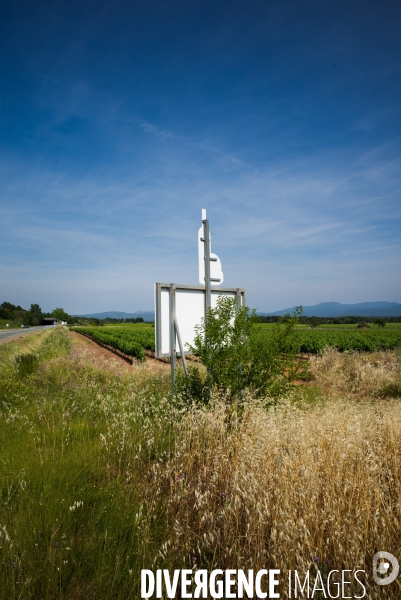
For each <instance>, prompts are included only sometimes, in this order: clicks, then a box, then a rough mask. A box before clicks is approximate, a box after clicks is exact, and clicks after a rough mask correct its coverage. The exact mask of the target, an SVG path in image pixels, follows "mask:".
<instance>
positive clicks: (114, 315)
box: [75, 310, 155, 321]
mask: <svg viewBox="0 0 401 600" xmlns="http://www.w3.org/2000/svg"><path fill="white" fill-rule="evenodd" d="M75 316H76V317H87V318H89V319H139V318H140V317H142V319H143V320H144V321H154V320H155V313H154V311H153V310H140V311H138V312H136V313H126V312H119V311H117V310H110V311H109V312H102V313H91V314H90V315H75Z"/></svg>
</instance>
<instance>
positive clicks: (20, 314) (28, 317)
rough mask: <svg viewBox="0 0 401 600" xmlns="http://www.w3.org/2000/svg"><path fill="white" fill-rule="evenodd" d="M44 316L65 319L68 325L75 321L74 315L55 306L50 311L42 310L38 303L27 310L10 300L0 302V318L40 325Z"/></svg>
mask: <svg viewBox="0 0 401 600" xmlns="http://www.w3.org/2000/svg"><path fill="white" fill-rule="evenodd" d="M46 317H49V318H52V317H53V318H54V319H57V320H58V321H65V322H66V323H68V324H69V325H72V324H73V323H75V317H73V316H72V315H69V314H68V313H66V312H65V310H64V309H63V308H55V309H54V310H53V311H52V312H43V311H42V309H41V308H40V306H39V304H31V308H30V309H29V310H26V309H24V308H22V306H19V305H15V304H12V303H11V302H2V304H0V319H5V320H6V321H10V322H12V323H15V324H18V325H22V324H26V325H31V326H34V325H41V324H42V322H43V319H45V318H46Z"/></svg>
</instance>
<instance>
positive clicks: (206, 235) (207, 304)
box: [203, 219, 212, 384]
mask: <svg viewBox="0 0 401 600" xmlns="http://www.w3.org/2000/svg"><path fill="white" fill-rule="evenodd" d="M203 239H204V249H205V327H206V324H207V313H208V311H209V309H210V308H211V307H212V292H211V282H210V230H209V219H205V220H204V221H203ZM205 344H206V348H207V349H208V340H207V336H206V332H205ZM208 354H209V352H208ZM208 360H209V357H208ZM207 378H208V381H209V384H211V378H212V373H211V369H210V365H209V366H208V368H207Z"/></svg>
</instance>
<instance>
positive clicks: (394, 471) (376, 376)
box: [158, 351, 401, 598]
mask: <svg viewBox="0 0 401 600" xmlns="http://www.w3.org/2000/svg"><path fill="white" fill-rule="evenodd" d="M399 365H400V360H399V356H397V355H394V354H393V355H390V354H384V353H382V354H381V355H379V356H375V357H373V360H372V362H371V363H370V361H369V359H366V357H365V356H361V355H355V354H354V355H352V356H351V355H348V356H344V355H338V353H335V352H333V351H329V352H328V353H326V354H325V355H324V357H323V358H321V359H320V362H319V361H316V363H315V364H314V365H313V366H312V369H313V373H314V375H315V377H316V379H318V380H319V381H320V382H324V383H325V385H326V395H325V396H326V401H320V402H319V401H318V402H315V404H314V406H313V407H309V408H305V406H304V407H303V408H302V409H301V408H299V407H298V406H299V404H301V405H302V402H301V403H300V402H299V396H300V395H301V396H302V393H303V392H302V391H301V392H300V391H299V390H298V392H297V394H298V398H297V402H296V405H295V404H294V403H293V402H292V401H291V398H289V399H287V400H286V401H283V402H282V403H281V405H280V406H278V407H276V408H275V409H274V410H270V411H268V412H266V410H265V408H264V407H263V405H262V404H261V403H258V402H255V401H254V400H253V399H252V398H248V399H247V400H246V402H245V409H244V412H243V414H242V415H239V414H238V413H236V412H233V411H232V410H230V409H229V408H228V407H227V405H226V404H225V403H224V402H221V401H217V402H216V403H215V404H214V406H213V408H212V409H211V410H210V409H209V410H204V409H196V408H194V409H193V410H192V411H190V412H189V413H188V414H187V415H186V416H185V418H184V419H183V421H182V422H181V424H180V426H179V431H178V435H177V440H176V446H175V455H174V459H173V461H172V462H171V464H170V465H169V470H168V472H167V471H166V472H165V477H166V478H167V477H168V481H169V509H168V511H169V520H170V525H171V530H170V533H169V536H168V539H167V540H166V543H165V546H164V547H163V549H162V550H161V552H160V553H159V561H158V562H159V564H160V565H162V564H164V565H165V564H168V563H169V562H171V557H174V558H173V562H175V564H176V563H177V557H180V558H181V559H182V561H183V562H185V564H187V565H192V566H193V567H196V566H202V567H203V568H205V567H206V568H208V569H213V568H222V569H225V568H232V569H235V568H243V569H247V568H253V569H260V568H269V567H270V568H273V567H276V568H280V569H282V570H283V571H286V570H287V569H292V570H293V569H297V570H298V571H300V572H305V571H306V570H308V569H312V572H313V570H316V568H319V569H320V570H321V572H326V573H328V572H329V571H330V570H332V569H338V570H340V571H341V570H342V569H355V570H357V569H363V570H365V571H366V572H367V578H366V579H365V580H364V584H365V585H366V587H367V590H368V595H367V596H365V597H367V598H376V597H377V598H401V590H400V585H399V583H398V582H397V581H396V582H394V583H393V584H392V585H391V586H388V587H387V588H381V589H379V590H378V586H377V585H375V584H374V583H373V577H372V561H373V555H374V554H375V553H376V552H377V551H379V550H386V551H387V552H391V553H393V554H394V555H395V556H398V558H399V559H400V558H401V530H400V525H401V403H400V399H396V398H394V399H390V400H381V401H377V400H373V401H371V400H369V399H370V398H375V399H376V398H377V397H380V395H383V394H382V392H383V390H385V389H387V388H388V386H389V385H390V384H392V383H394V381H398V378H399ZM328 388H331V392H332V394H331V400H330V401H327V389H328ZM341 390H345V391H346V392H347V395H348V398H342V394H341V393H340V392H341ZM308 393H309V397H310V392H305V397H306V398H307V397H308ZM316 394H317V397H318V399H319V398H320V400H322V398H324V396H322V395H321V394H320V393H319V392H316ZM352 394H353V396H354V397H352ZM344 395H345V394H344ZM361 395H364V396H365V397H366V398H367V399H368V400H361ZM297 405H298V406H297ZM169 557H170V558H169ZM355 593H356V594H358V595H360V594H361V588H360V587H359V588H358V589H355ZM282 594H283V595H282V597H287V596H286V595H285V591H284V590H282ZM315 597H317V596H316V595H315Z"/></svg>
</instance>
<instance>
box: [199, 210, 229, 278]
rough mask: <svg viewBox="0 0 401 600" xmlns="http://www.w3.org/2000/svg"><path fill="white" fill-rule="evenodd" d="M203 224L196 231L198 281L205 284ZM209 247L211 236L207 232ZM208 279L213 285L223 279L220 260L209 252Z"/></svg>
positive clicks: (203, 215)
mask: <svg viewBox="0 0 401 600" xmlns="http://www.w3.org/2000/svg"><path fill="white" fill-rule="evenodd" d="M205 219H206V210H205V209H204V208H202V221H204V220H205ZM203 235H204V234H203V225H202V226H201V228H200V229H199V231H198V259H199V283H201V284H202V285H205V242H204V238H203ZM209 240H210V248H211V236H210V234H209ZM210 281H211V283H212V284H213V285H220V284H221V283H223V281H224V275H223V271H222V270H221V261H220V259H219V257H218V256H217V254H213V252H211V253H210Z"/></svg>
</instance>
